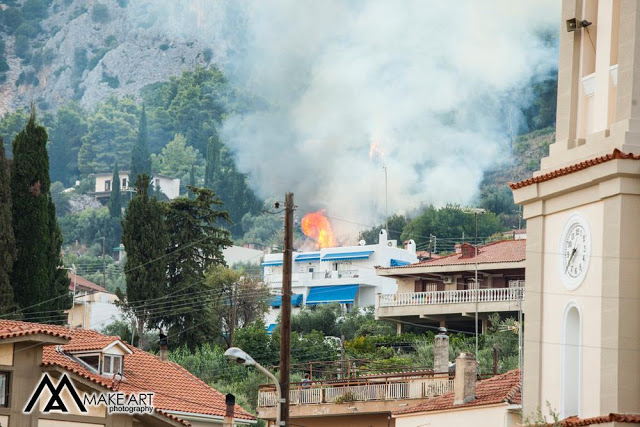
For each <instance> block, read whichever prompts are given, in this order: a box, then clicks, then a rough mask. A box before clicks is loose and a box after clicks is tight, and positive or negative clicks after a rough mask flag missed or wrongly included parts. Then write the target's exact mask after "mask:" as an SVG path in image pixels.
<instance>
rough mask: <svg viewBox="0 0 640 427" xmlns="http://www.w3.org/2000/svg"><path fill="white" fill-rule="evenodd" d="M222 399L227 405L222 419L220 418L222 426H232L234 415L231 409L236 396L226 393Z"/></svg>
mask: <svg viewBox="0 0 640 427" xmlns="http://www.w3.org/2000/svg"><path fill="white" fill-rule="evenodd" d="M224 401H225V403H226V405H227V408H226V411H225V413H224V419H223V420H222V426H223V427H233V417H234V413H233V410H234V406H235V404H236V397H235V396H234V395H233V394H231V393H228V394H227V395H225V397H224Z"/></svg>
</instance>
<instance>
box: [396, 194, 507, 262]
mask: <svg viewBox="0 0 640 427" xmlns="http://www.w3.org/2000/svg"><path fill="white" fill-rule="evenodd" d="M503 229H504V226H503V225H502V223H501V222H500V219H499V218H498V217H497V216H496V214H494V213H493V212H486V213H484V214H480V215H478V238H479V241H478V242H477V243H480V242H482V241H484V239H486V238H488V237H489V236H491V235H493V234H495V233H497V232H500V231H503ZM430 235H435V236H436V237H437V238H438V240H437V247H436V250H437V251H438V252H443V251H444V252H452V251H453V249H454V245H455V244H456V243H460V242H463V241H467V242H472V243H473V240H474V236H475V222H474V215H473V214H469V213H466V212H465V211H464V210H463V209H462V208H461V207H459V206H456V205H447V206H446V207H444V208H435V207H433V206H429V207H428V208H427V209H425V211H424V212H423V213H422V214H420V215H419V216H417V217H416V218H414V219H413V220H412V221H411V222H410V223H409V224H407V225H406V227H405V228H404V231H403V232H402V236H401V239H402V240H409V239H413V240H415V242H416V244H417V246H418V249H425V250H426V248H427V247H428V246H429V236H430ZM463 236H464V237H463Z"/></svg>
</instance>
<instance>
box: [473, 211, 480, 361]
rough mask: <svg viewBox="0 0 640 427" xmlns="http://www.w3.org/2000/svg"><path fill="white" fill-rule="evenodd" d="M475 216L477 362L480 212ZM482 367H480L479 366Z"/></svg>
mask: <svg viewBox="0 0 640 427" xmlns="http://www.w3.org/2000/svg"><path fill="white" fill-rule="evenodd" d="M473 216H474V217H475V220H476V235H475V239H473V242H474V243H473V247H474V249H475V255H474V261H475V264H476V268H475V270H476V286H475V288H476V292H475V294H476V322H475V323H476V360H478V292H480V284H479V283H478V212H477V211H476V212H474V213H473ZM478 366H480V365H478Z"/></svg>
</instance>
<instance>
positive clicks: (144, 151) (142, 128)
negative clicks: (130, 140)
mask: <svg viewBox="0 0 640 427" xmlns="http://www.w3.org/2000/svg"><path fill="white" fill-rule="evenodd" d="M147 139H148V133H147V112H146V110H145V108H144V105H143V106H142V114H141V115H140V123H139V124H138V138H137V139H136V142H135V143H134V145H133V149H132V150H131V169H130V172H129V181H131V182H132V183H133V184H134V185H136V184H137V181H138V175H142V174H147V175H151V156H150V155H149V148H148V145H147Z"/></svg>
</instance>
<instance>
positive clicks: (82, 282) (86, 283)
mask: <svg viewBox="0 0 640 427" xmlns="http://www.w3.org/2000/svg"><path fill="white" fill-rule="evenodd" d="M68 276H69V279H71V282H69V289H70V290H73V281H74V279H75V282H76V290H83V289H84V290H88V291H92V292H108V291H107V290H106V289H105V288H104V287H102V286H100V285H97V284H95V283H93V282H92V281H90V280H87V279H85V278H84V277H82V276H78V275H74V274H73V273H71V272H69V273H68Z"/></svg>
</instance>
